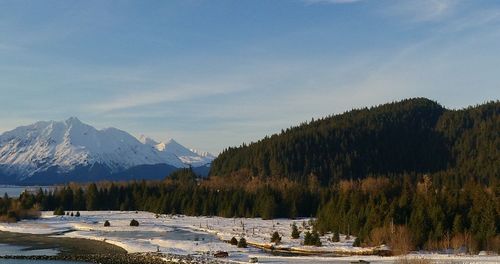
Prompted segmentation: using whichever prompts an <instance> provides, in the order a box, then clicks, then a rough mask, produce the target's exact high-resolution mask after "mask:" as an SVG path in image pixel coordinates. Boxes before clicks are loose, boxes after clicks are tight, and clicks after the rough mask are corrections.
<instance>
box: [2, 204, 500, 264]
mask: <svg viewBox="0 0 500 264" xmlns="http://www.w3.org/2000/svg"><path fill="white" fill-rule="evenodd" d="M131 219H136V220H137V221H139V223H140V226H139V227H130V226H129V223H130V220H131ZM105 220H108V221H110V223H111V227H104V226H103V223H104V221H105ZM308 220H309V219H299V220H291V219H275V220H262V219H256V218H221V217H189V216H171V215H155V214H153V213H148V212H137V213H136V212H116V211H114V212H109V211H92V212H86V211H83V212H81V217H70V216H53V215H52V212H43V213H42V217H41V218H40V219H38V220H27V221H21V222H18V223H12V224H8V223H0V230H2V231H10V232H19V233H31V234H48V235H51V236H55V237H73V238H87V239H93V240H99V241H104V242H106V243H109V244H113V245H116V246H119V247H121V248H123V249H125V250H126V251H127V252H129V253H140V252H157V251H159V252H161V253H165V254H173V255H184V256H188V255H192V256H207V255H211V254H213V253H214V252H216V251H219V250H221V251H226V252H228V253H229V258H228V259H226V260H227V261H231V262H235V263H244V262H248V259H249V258H251V257H257V258H258V259H259V262H268V263H310V262H311V261H313V262H315V263H322V262H324V263H326V262H328V263H345V262H348V261H354V260H359V259H363V260H368V261H371V262H372V263H392V262H394V261H395V260H396V259H398V257H380V256H350V257H322V256H294V257H282V256H272V255H270V254H268V253H266V252H263V251H262V250H259V249H256V248H247V249H239V248H237V247H235V246H231V245H230V244H228V243H225V242H223V240H226V241H227V240H230V239H231V238H232V237H233V236H234V237H236V238H237V239H239V237H241V236H244V237H245V238H246V240H247V241H248V242H250V243H253V244H258V245H272V244H271V243H270V242H269V239H270V236H271V233H272V232H274V231H277V232H278V233H280V235H281V236H282V243H281V245H280V247H283V248H294V249H298V250H310V251H318V252H331V251H345V252H347V253H349V254H363V253H364V252H367V251H369V250H372V248H368V249H367V248H357V247H352V241H353V240H354V238H351V239H349V240H346V239H345V237H344V236H341V242H338V243H332V242H331V241H329V240H328V239H327V237H322V238H321V241H322V243H323V245H324V246H323V247H310V246H303V245H300V241H302V239H297V240H294V239H291V237H290V232H291V225H292V223H294V222H295V223H296V225H297V226H298V227H299V230H300V231H304V230H305V228H307V222H308ZM303 233H304V232H301V238H303ZM55 234H58V235H55ZM212 236H213V237H215V236H216V237H217V238H219V239H220V240H219V239H213V238H212ZM409 257H410V258H426V259H431V260H433V261H435V262H438V263H439V262H441V263H444V262H450V261H458V262H460V263H500V257H498V256H468V255H467V256H459V255H445V254H429V253H414V254H411V255H409Z"/></svg>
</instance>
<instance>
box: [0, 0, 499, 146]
mask: <svg viewBox="0 0 500 264" xmlns="http://www.w3.org/2000/svg"><path fill="white" fill-rule="evenodd" d="M499 69H500V2H497V1H481V0H474V1H472V0H470V1H467V0H463V1H461V0H415V1H404V0H394V1H389V0H387V1H386V0H365V1H363V0H358V1H356V0H262V1H259V0H248V1H246V0H244V1H218V0H210V1H209V0H206V1H204V0H183V1H174V0H169V1H152V0H148V1H125V0H120V1H104V0H97V1H92V0H85V1H83V0H81V1H71V0H61V1H50V0H47V1H34V0H33V1H22V0H13V1H5V0H0V92H1V96H0V121H1V122H0V131H6V130H10V129H12V128H14V127H16V126H19V125H23V124H28V123H32V122H34V121H37V120H63V119H66V118H68V117H69V116H77V117H79V118H80V119H81V120H82V121H84V122H86V123H89V124H92V125H94V126H96V127H98V128H103V127H109V126H113V127H117V128H120V129H123V130H126V131H128V132H131V133H132V134H134V135H136V136H138V135H140V134H146V135H149V136H151V137H153V138H156V139H158V140H166V139H168V138H171V137H172V138H175V139H176V140H178V141H179V142H180V143H182V144H184V145H186V146H189V147H195V148H198V149H202V150H208V151H211V152H214V153H218V152H219V151H221V150H223V149H224V148H225V147H227V146H234V145H239V144H241V143H242V142H250V141H254V140H257V139H260V138H262V137H264V136H265V135H269V134H272V133H275V132H279V131H280V130H281V129H282V128H286V127H289V126H292V125H296V124H298V123H300V122H302V121H306V120H310V119H311V118H313V117H314V118H318V117H323V116H326V115H330V114H334V113H342V112H344V111H346V110H349V109H352V108H356V107H362V106H371V105H376V104H380V103H384V102H388V101H393V100H399V99H403V98H408V97H417V96H423V97H428V98H430V99H434V100H437V101H438V102H440V103H441V104H443V105H445V106H446V107H449V108H460V107H464V106H468V105H471V104H478V103H483V102H485V101H488V100H498V99H499V98H500V72H499Z"/></svg>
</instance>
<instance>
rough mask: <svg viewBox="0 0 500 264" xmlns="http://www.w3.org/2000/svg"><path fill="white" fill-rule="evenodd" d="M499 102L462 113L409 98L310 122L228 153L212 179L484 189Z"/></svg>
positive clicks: (499, 127)
mask: <svg viewBox="0 0 500 264" xmlns="http://www.w3.org/2000/svg"><path fill="white" fill-rule="evenodd" d="M499 114H500V102H499V101H496V102H490V103H486V104H482V105H478V106H474V107H469V108H466V109H462V110H448V109H445V108H444V107H442V106H441V105H439V104H438V103H436V102H434V101H431V100H428V99H425V98H415V99H407V100H403V101H400V102H395V103H389V104H384V105H380V106H376V107H372V108H364V109H359V110H352V111H349V112H346V113H344V114H340V115H335V116H330V117H327V118H324V119H320V120H313V121H311V122H308V123H304V124H301V125H300V126H297V127H292V128H289V129H286V130H285V131H282V132H281V133H280V134H277V135H273V136H271V137H266V138H264V139H262V140H260V141H258V142H256V143H252V144H250V145H242V146H240V147H237V148H228V149H227V150H225V151H223V152H222V153H221V154H220V155H219V157H218V158H217V159H216V160H215V161H214V162H213V163H212V168H211V172H210V174H211V175H212V176H223V177H224V176H229V175H231V174H234V173H238V172H243V171H244V172H245V173H247V174H250V175H252V176H259V177H264V178H268V177H287V178H291V179H293V180H298V181H304V180H306V179H307V178H308V177H309V175H315V176H316V177H317V178H318V179H319V180H320V182H322V183H323V184H330V183H332V182H336V181H337V180H340V179H359V178H364V177H367V176H369V175H386V176H390V175H400V174H401V173H409V172H414V173H433V172H443V173H446V174H449V173H453V175H455V177H453V178H454V180H455V181H459V182H462V183H463V182H464V181H465V180H469V179H471V178H474V180H477V181H480V182H487V181H489V180H491V179H493V178H495V176H496V177H498V175H500V166H498V164H500V154H499V149H500V135H499V133H500V115H499Z"/></svg>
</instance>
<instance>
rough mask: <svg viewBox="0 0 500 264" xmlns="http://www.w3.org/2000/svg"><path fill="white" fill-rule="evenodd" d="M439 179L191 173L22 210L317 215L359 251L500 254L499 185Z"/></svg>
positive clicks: (28, 198)
mask: <svg viewBox="0 0 500 264" xmlns="http://www.w3.org/2000/svg"><path fill="white" fill-rule="evenodd" d="M432 177H433V176H432V175H427V174H425V175H424V174H402V175H398V177H395V176H394V175H392V176H391V177H387V176H380V175H378V176H370V177H367V178H365V179H363V180H342V181H339V182H338V183H337V184H334V185H332V186H329V187H322V186H321V185H320V184H319V180H318V179H317V178H316V177H315V176H314V175H310V176H309V177H308V180H307V184H297V183H294V182H292V181H287V180H276V181H275V180H270V181H261V180H259V179H258V178H253V179H250V178H248V174H242V175H233V176H232V180H229V181H228V180H227V178H223V177H212V178H210V179H208V180H201V179H197V178H196V175H195V174H194V173H193V172H192V171H191V170H189V169H184V170H181V171H178V172H176V173H174V174H172V175H171V177H169V178H167V180H165V181H162V182H146V181H142V182H131V183H99V184H90V185H88V186H87V187H85V188H84V187H82V186H79V185H68V186H65V187H62V188H59V189H56V190H55V191H53V192H44V191H42V190H40V191H38V192H37V193H33V194H28V193H24V194H23V195H21V197H20V198H19V204H20V205H21V206H22V207H24V208H31V207H38V208H41V209H43V210H64V211H79V210H127V211H130V210H132V211H134V210H143V211H149V212H155V213H161V214H186V215H193V216H199V215H204V216H222V217H262V218H264V219H271V218H278V217H286V218H294V217H300V216H308V217H309V216H317V221H316V222H315V230H318V232H320V233H322V234H326V233H330V234H338V233H342V234H349V235H355V236H357V237H358V238H359V239H358V240H357V243H359V244H360V245H373V246H375V245H380V244H389V245H391V246H392V247H393V248H395V249H398V250H400V251H401V252H403V253H404V252H407V251H408V250H411V249H430V250H435V249H450V248H454V249H461V250H463V251H467V252H478V251H479V250H493V251H497V252H499V251H500V236H499V231H500V218H499V215H500V203H499V194H500V186H498V185H495V186H492V187H487V186H485V185H483V184H480V183H477V182H473V181H471V182H468V183H467V184H465V185H464V188H461V189H449V188H448V187H447V186H446V185H442V184H441V183H439V181H433V179H432ZM245 178H246V180H245ZM393 179H398V180H393ZM403 242H404V243H403ZM401 246H404V248H405V249H404V250H403V249H399V248H400V247H401Z"/></svg>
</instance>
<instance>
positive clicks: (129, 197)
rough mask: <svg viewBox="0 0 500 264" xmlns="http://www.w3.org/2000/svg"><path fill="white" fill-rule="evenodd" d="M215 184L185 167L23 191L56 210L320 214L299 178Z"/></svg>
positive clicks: (32, 201)
mask: <svg viewBox="0 0 500 264" xmlns="http://www.w3.org/2000/svg"><path fill="white" fill-rule="evenodd" d="M214 184H216V183H215V182H211V181H205V182H203V181H202V180H201V179H197V178H196V175H195V174H194V173H193V171H192V170H190V169H183V170H179V171H177V172H174V173H173V174H172V175H171V176H170V177H169V178H168V179H167V180H165V181H163V182H146V181H142V182H131V183H99V184H95V183H92V184H90V185H88V186H86V187H85V188H82V186H80V185H68V186H65V187H61V188H59V189H56V190H54V191H53V192H47V191H45V192H44V191H42V190H39V191H38V192H37V193H31V194H30V193H23V194H22V195H21V196H20V198H19V201H20V202H21V204H23V205H25V206H26V207H30V206H37V207H39V208H41V209H42V210H50V211H51V210H56V209H59V208H61V209H62V210H64V211H78V210H123V211H135V210H141V211H149V212H155V213H161V214H186V215H195V216H199V215H206V216H223V217H234V216H237V217H262V218H264V219H272V218H276V217H298V216H314V215H315V214H316V211H317V206H318V204H319V202H318V200H317V199H318V198H317V195H316V194H313V193H311V192H310V190H309V189H307V188H306V187H304V186H300V185H298V184H292V183H290V184H289V185H288V186H277V185H272V184H258V185H253V187H255V189H252V190H250V189H248V188H247V189H245V188H244V187H242V186H228V185H224V186H220V188H219V187H217V186H215V185H214ZM247 187H249V186H247ZM253 187H251V188H253Z"/></svg>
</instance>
